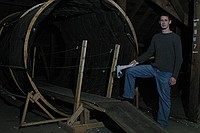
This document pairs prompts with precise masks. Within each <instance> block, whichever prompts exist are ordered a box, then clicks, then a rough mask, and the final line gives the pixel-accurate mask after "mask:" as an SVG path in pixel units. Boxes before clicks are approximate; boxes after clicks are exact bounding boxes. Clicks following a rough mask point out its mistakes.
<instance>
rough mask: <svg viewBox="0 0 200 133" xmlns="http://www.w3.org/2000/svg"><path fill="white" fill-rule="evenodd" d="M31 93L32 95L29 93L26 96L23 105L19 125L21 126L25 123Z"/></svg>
mask: <svg viewBox="0 0 200 133" xmlns="http://www.w3.org/2000/svg"><path fill="white" fill-rule="evenodd" d="M32 93H33V91H31V92H29V93H28V95H27V98H26V103H25V106H24V111H23V115H22V120H21V124H23V123H24V122H25V117H26V114H27V109H28V104H29V101H30V97H31V95H32Z"/></svg>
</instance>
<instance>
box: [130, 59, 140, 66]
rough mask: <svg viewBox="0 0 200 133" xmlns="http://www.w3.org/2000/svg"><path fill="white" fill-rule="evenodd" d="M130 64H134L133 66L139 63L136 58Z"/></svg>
mask: <svg viewBox="0 0 200 133" xmlns="http://www.w3.org/2000/svg"><path fill="white" fill-rule="evenodd" d="M129 64H132V65H133V66H136V65H137V64H139V63H138V62H137V61H136V60H133V61H131V62H130V63H129Z"/></svg>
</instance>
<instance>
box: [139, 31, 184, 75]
mask: <svg viewBox="0 0 200 133" xmlns="http://www.w3.org/2000/svg"><path fill="white" fill-rule="evenodd" d="M153 55H154V57H155V62H154V63H152V66H153V67H155V68H158V69H159V70H160V71H164V72H171V73H172V77H174V78H177V77H178V73H179V71H180V68H181V64H182V62H183V59H182V44H181V40H180V37H179V36H178V35H177V34H175V33H174V32H171V33H158V34H155V35H154V36H153V38H152V41H151V44H150V46H149V48H148V50H147V51H146V52H145V53H144V54H142V55H141V56H139V57H137V58H136V61H138V62H142V61H146V60H148V59H149V58H150V57H151V56H153Z"/></svg>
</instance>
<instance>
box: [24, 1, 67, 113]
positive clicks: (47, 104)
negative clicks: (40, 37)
mask: <svg viewBox="0 0 200 133" xmlns="http://www.w3.org/2000/svg"><path fill="white" fill-rule="evenodd" d="M54 1H55V0H49V1H47V2H46V3H44V4H43V5H42V6H41V7H40V9H39V10H38V11H37V13H36V14H35V15H34V16H33V18H32V20H31V22H30V24H29V26H28V30H27V33H26V37H25V42H24V65H25V68H27V56H28V53H27V49H28V43H29V38H30V34H31V31H32V29H33V25H34V24H35V22H36V20H37V18H38V16H39V15H40V14H41V13H42V12H43V11H44V10H45V9H46V8H47V7H48V6H49V5H50V4H51V3H53V2H54ZM26 74H27V77H28V79H29V81H30V83H31V86H32V88H33V90H34V91H35V93H39V94H40V95H41V93H40V92H39V90H38V89H37V87H36V85H35V83H34V82H33V81H32V78H31V77H30V75H29V74H28V72H27V73H26ZM40 99H41V100H42V101H43V102H44V103H45V104H46V106H48V107H49V108H50V109H52V110H53V111H55V112H56V113H58V114H60V115H62V116H69V115H67V114H65V113H63V112H61V111H59V110H57V109H56V108H55V107H53V106H52V105H51V104H50V103H49V102H48V101H47V100H46V99H45V98H44V97H43V96H42V95H41V96H40Z"/></svg>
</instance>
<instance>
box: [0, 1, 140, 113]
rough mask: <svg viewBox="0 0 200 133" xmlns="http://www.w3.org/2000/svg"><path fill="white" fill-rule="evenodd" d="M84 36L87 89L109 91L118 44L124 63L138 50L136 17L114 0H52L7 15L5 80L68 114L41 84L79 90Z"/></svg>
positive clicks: (2, 48) (3, 27)
mask: <svg viewBox="0 0 200 133" xmlns="http://www.w3.org/2000/svg"><path fill="white" fill-rule="evenodd" d="M83 40H87V41H88V45H87V54H86V59H85V68H84V77H83V84H82V91H83V92H87V93H92V94H96V95H102V96H105V93H106V89H107V84H108V79H109V74H110V70H111V65H112V59H113V53H114V48H115V45H116V44H119V45H120V52H119V57H118V63H119V64H127V63H129V61H130V60H131V59H133V57H134V56H135V55H136V54H137V52H138V48H137V39H136V35H135V32H134V28H133V26H132V24H131V22H130V20H129V19H128V17H127V16H126V14H125V13H124V12H123V10H122V9H121V8H120V7H119V6H118V5H117V4H116V3H114V2H113V1H112V0H81V1H80V0H70V1H66V0H49V1H48V2H45V3H41V4H38V5H36V6H34V7H32V8H30V9H29V10H27V11H21V12H17V13H14V14H11V15H9V16H7V17H6V18H4V19H3V20H1V21H0V83H1V85H2V86H3V87H4V88H6V89H7V90H8V91H9V92H11V93H13V94H17V95H20V96H27V95H28V93H29V92H31V91H33V92H34V93H39V94H40V95H41V97H42V99H43V101H44V102H45V103H46V104H47V106H49V107H50V108H51V109H53V110H54V111H56V112H58V113H60V114H62V112H59V111H58V110H56V109H55V108H54V107H52V106H51V105H50V104H49V103H48V101H46V100H45V98H44V97H43V94H42V93H41V91H40V89H39V87H38V84H37V83H38V82H43V83H47V84H52V85H56V86H60V87H63V88H68V89H71V90H73V91H75V88H76V82H77V77H78V68H79V62H80V54H81V44H82V41H83ZM119 86H120V85H119V84H118V85H115V86H114V88H118V89H119V88H120V87H119Z"/></svg>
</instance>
